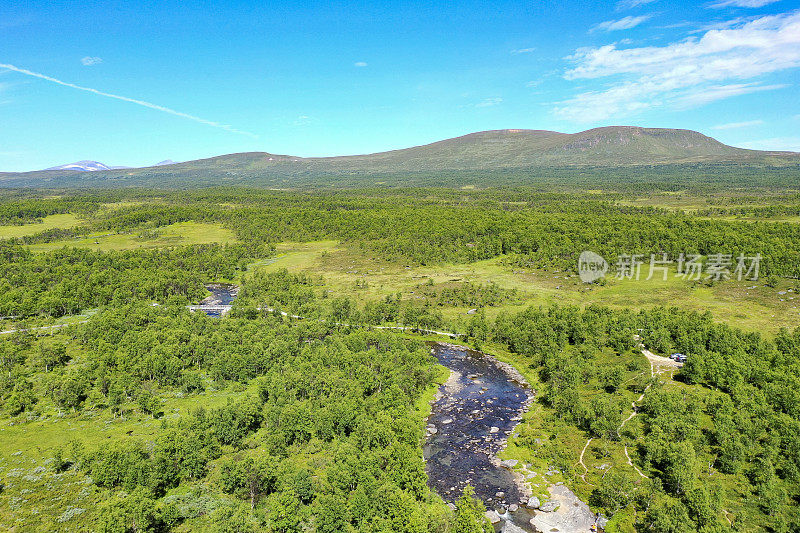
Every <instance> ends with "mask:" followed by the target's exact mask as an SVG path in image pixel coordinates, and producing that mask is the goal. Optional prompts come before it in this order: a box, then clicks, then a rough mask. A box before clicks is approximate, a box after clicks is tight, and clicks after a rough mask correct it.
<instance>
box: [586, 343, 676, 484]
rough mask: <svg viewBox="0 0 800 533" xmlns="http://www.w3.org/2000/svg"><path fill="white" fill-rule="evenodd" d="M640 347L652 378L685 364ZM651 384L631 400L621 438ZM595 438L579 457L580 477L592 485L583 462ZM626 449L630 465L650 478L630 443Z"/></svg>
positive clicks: (618, 430) (626, 456)
mask: <svg viewBox="0 0 800 533" xmlns="http://www.w3.org/2000/svg"><path fill="white" fill-rule="evenodd" d="M639 348H641V350H642V355H644V356H645V357H646V358H647V360H648V362H649V363H650V377H651V378H654V377H656V376H657V375H658V374H661V373H662V372H664V371H665V370H667V369H677V368H680V367H682V366H683V364H681V363H678V362H677V361H673V360H672V359H670V358H668V357H662V356H660V355H656V354H654V353H653V352H651V351H650V350H648V349H647V348H645V347H644V345H641V344H640V345H639ZM651 386H652V382H651V383H648V384H647V386H646V387H645V388H644V390H643V391H642V394H641V395H639V397H638V398H637V399H636V400H635V401H633V402H631V408H632V411H631V414H629V415H628V418H626V419H625V420H623V421H622V423H621V424H620V425H619V427H618V428H617V437H620V438H621V435H620V431H622V428H623V427H625V424H627V423H628V422H630V421H631V420H632V419H633V417H635V416H636V415H637V414H639V408H638V406H637V404H638V403H639V402H641V401H642V400H643V399H644V396H645V394H647V391H648V389H650V387H651ZM593 439H594V438H593V437H590V438H589V440H587V441H586V444H585V445H584V446H583V450H582V451H581V456H580V459H578V464H579V465H581V466H582V467H583V474H581V475H580V478H581V479H582V480H583V482H584V483H586V484H587V485H591V486H593V487H594V486H595V485H594V484H592V483H590V482H589V481H586V474H588V473H589V468H588V467H587V466H586V463H584V462H583V457H584V455H585V454H586V450H587V449H588V448H589V445H590V444H591V442H592V440H593ZM624 450H625V458H626V459H627V460H628V465H629V466H631V467H632V468H633V469H634V470H636V472H637V473H638V474H639V475H640V476H641V477H643V478H645V479H649V477H648V476H647V475H645V474H644V472H642V471H641V470H639V467H638V466H636V465H635V464H633V461H632V460H631V456H630V454H629V453H628V445H627V444H625V445H624Z"/></svg>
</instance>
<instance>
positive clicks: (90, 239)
mask: <svg viewBox="0 0 800 533" xmlns="http://www.w3.org/2000/svg"><path fill="white" fill-rule="evenodd" d="M236 241H237V239H236V235H235V234H234V233H233V231H231V230H229V229H226V228H224V227H222V225H221V224H206V223H201V222H178V223H177V224H171V225H169V226H162V227H160V228H155V229H154V230H147V231H145V230H142V231H139V232H136V231H134V232H133V233H129V234H93V235H89V236H86V237H81V238H78V239H65V240H61V241H54V242H47V243H42V244H32V245H30V246H29V248H30V249H31V250H32V251H34V252H49V251H51V250H57V249H59V248H62V247H64V246H72V247H75V248H90V249H92V250H97V251H103V252H107V251H111V250H133V249H137V248H162V247H165V246H178V245H187V244H209V243H232V242H236Z"/></svg>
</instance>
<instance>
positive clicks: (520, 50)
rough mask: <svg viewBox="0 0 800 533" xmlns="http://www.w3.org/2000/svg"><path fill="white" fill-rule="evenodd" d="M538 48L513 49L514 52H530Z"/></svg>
mask: <svg viewBox="0 0 800 533" xmlns="http://www.w3.org/2000/svg"><path fill="white" fill-rule="evenodd" d="M535 51H536V48H517V49H516V50H511V53H512V54H530V53H531V52H535Z"/></svg>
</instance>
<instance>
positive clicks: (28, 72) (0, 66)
mask: <svg viewBox="0 0 800 533" xmlns="http://www.w3.org/2000/svg"><path fill="white" fill-rule="evenodd" d="M0 69H7V70H13V71H14V72H19V73H20V74H25V75H26V76H31V77H34V78H39V79H42V80H45V81H49V82H51V83H56V84H58V85H63V86H64V87H70V88H72V89H78V90H79V91H85V92H87V93H92V94H96V95H98V96H105V97H106V98H113V99H114V100H122V101H123V102H129V103H131V104H136V105H139V106H142V107H147V108H149V109H154V110H155V111H161V112H162V113H167V114H169V115H174V116H176V117H181V118H185V119H187V120H191V121H194V122H199V123H200V124H205V125H206V126H212V127H214V128H220V129H223V130H225V131H229V132H231V133H239V134H241V135H248V136H250V137H257V135H255V134H254V133H250V132H249V131H242V130H238V129H236V128H234V127H232V126H229V125H227V124H220V123H219V122H214V121H213V120H206V119H204V118H200V117H196V116H194V115H190V114H188V113H182V112H180V111H176V110H174V109H170V108H169V107H164V106H160V105H158V104H153V103H150V102H145V101H144V100H136V99H135V98H128V97H127V96H120V95H118V94H111V93H106V92H103V91H98V90H97V89H91V88H89V87H83V86H81V85H75V84H74V83H68V82H66V81H61V80H59V79H57V78H53V77H50V76H46V75H44V74H39V73H38V72H33V71H31V70H27V69H24V68H19V67H15V66H14V65H9V64H6V63H0Z"/></svg>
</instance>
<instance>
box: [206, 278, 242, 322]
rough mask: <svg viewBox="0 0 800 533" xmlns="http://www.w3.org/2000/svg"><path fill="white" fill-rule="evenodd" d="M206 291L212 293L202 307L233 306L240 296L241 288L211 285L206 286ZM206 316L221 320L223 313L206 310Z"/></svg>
mask: <svg viewBox="0 0 800 533" xmlns="http://www.w3.org/2000/svg"><path fill="white" fill-rule="evenodd" d="M206 290H208V292H210V293H211V294H209V295H208V296H206V297H205V298H204V299H203V301H202V302H200V305H231V304H232V303H233V301H234V300H235V299H236V296H238V295H239V287H238V286H236V285H231V284H228V283H210V284H208V285H206ZM205 313H206V315H208V316H211V317H215V318H219V317H220V316H222V313H221V312H220V311H217V310H211V309H209V310H206V311H205Z"/></svg>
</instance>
